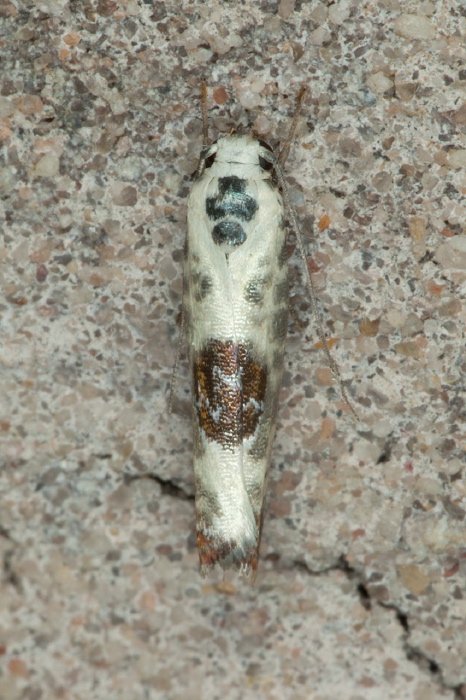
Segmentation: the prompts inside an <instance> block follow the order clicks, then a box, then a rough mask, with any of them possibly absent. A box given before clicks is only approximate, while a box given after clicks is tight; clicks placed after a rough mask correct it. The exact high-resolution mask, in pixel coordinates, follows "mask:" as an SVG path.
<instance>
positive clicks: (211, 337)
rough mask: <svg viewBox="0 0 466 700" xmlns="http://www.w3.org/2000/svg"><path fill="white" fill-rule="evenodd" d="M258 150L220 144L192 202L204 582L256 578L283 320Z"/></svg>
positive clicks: (275, 204)
mask: <svg viewBox="0 0 466 700" xmlns="http://www.w3.org/2000/svg"><path fill="white" fill-rule="evenodd" d="M261 151H263V147H262V146H261V145H260V144H259V142H258V141H256V140H255V139H252V138H251V137H245V136H228V137H224V138H222V139H220V140H219V141H218V142H217V143H216V144H214V145H213V146H211V147H210V151H209V152H210V153H211V155H210V157H209V158H206V160H205V169H204V170H203V172H202V174H201V176H200V177H199V178H198V180H197V181H196V183H195V184H194V186H193V187H192V190H191V193H190V196H189V200H188V232H187V246H186V256H185V271H184V272H185V291H184V302H183V303H184V313H185V318H186V326H187V335H188V346H189V357H190V367H191V375H192V382H193V392H192V397H193V398H192V400H193V414H194V473H195V482H196V515H197V540H198V549H199V556H200V564H201V572H202V574H205V573H206V572H207V571H208V570H209V568H210V567H212V566H214V565H218V566H220V567H221V568H222V569H236V570H239V571H241V572H244V573H248V574H249V573H250V574H252V576H254V575H255V572H256V569H257V559H258V548H259V541H260V533H261V525H262V517H263V504H264V496H265V487H266V476H267V470H268V465H269V462H270V452H271V445H272V438H273V433H274V426H275V416H276V410H277V400H278V391H279V387H280V381H281V374H282V366H283V355H284V348H285V340H286V332H287V317H288V265H287V257H286V248H285V233H284V228H283V204H282V198H281V195H280V193H279V191H278V189H277V187H276V186H275V184H274V183H273V181H272V179H271V174H270V172H269V170H268V169H265V168H264V167H263V166H264V162H263V160H262V159H261V158H260V153H261ZM212 159H213V163H209V161H211V160H212ZM207 163H209V165H207ZM261 164H262V165H261Z"/></svg>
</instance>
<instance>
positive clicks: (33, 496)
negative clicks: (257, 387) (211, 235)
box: [0, 0, 466, 700]
mask: <svg viewBox="0 0 466 700" xmlns="http://www.w3.org/2000/svg"><path fill="white" fill-rule="evenodd" d="M0 13H1V23H0V28H1V31H2V32H3V39H2V41H1V52H2V74H1V76H0V138H1V140H2V143H3V159H4V167H3V168H2V170H1V174H0V185H1V190H2V206H3V215H2V218H3V224H2V233H3V240H2V242H1V244H0V260H1V270H0V288H1V292H0V293H1V298H0V311H1V328H2V337H1V343H2V346H1V355H0V358H1V371H0V382H1V386H0V400H1V412H0V429H1V436H2V437H1V447H0V453H1V454H0V459H1V471H0V488H1V508H0V550H1V555H2V556H3V577H2V581H1V588H0V600H1V607H0V697H1V698H2V700H19V699H20V698H21V699H25V700H45V699H47V700H52V699H53V698H73V700H80V699H81V698H82V699H83V700H84V698H85V699H86V700H87V699H88V698H92V700H108V699H109V698H112V700H113V699H119V698H121V699H123V698H124V699H125V700H127V699H129V698H130V699H131V700H139V698H141V700H142V698H145V699H147V698H149V699H151V700H152V699H156V698H170V699H178V698H179V699H181V698H183V699H184V698H188V697H189V698H202V699H203V700H214V699H217V698H228V699H229V700H230V699H236V698H238V699H239V698H247V699H249V698H251V700H252V698H254V699H257V698H267V699H269V698H270V699H272V698H273V699H275V698H277V699H278V698H279V699H280V700H282V699H283V698H290V699H291V698H292V699H293V700H296V699H298V700H299V699H301V698H302V699H306V700H307V699H308V698H310V697H312V698H313V699H314V700H333V699H334V698H335V697H342V698H345V699H346V698H347V699H348V700H361V699H363V700H366V699H372V698H373V699H379V698H384V699H385V698H396V699H400V698H409V699H410V700H411V699H412V700H430V699H431V698H432V700H435V699H436V698H455V697H456V698H462V697H466V591H465V576H466V526H465V520H466V518H465V516H466V485H465V478H464V470H465V454H464V449H465V408H464V401H465V397H464V373H465V370H466V359H465V354H464V348H465V338H464V324H465V320H466V311H465V300H464V291H465V284H466V260H465V256H466V246H465V236H466V231H465V220H466V216H465V215H466V198H465V194H466V180H465V167H466V158H465V153H466V151H465V148H464V144H465V131H466V70H465V65H466V10H465V9H464V6H463V4H462V3H458V2H456V1H454V0H445V1H444V2H438V3H434V2H415V1H414V0H407V1H404V2H400V1H399V0H381V1H380V2H377V3H375V2H360V1H359V0H348V1H345V0H342V1H341V2H336V3H333V4H331V5H330V6H327V4H325V3H322V2H317V1H315V0H311V1H310V2H300V1H299V0H297V1H296V2H293V1H292V0H281V1H280V2H276V1H273V0H270V1H268V0H264V1H263V2H256V1H255V0H245V1H244V2H242V3H239V2H233V3H226V2H224V3H212V2H208V3H204V2H188V1H186V0H181V1H180V0H177V2H150V1H148V0H145V1H144V2H137V1H136V0H128V1H125V0H94V1H92V0H88V1H85V0H74V1H73V2H67V1H66V0H61V1H60V2H58V0H41V1H37V0H36V1H35V2H27V1H26V2H19V0H11V1H9V0H2V2H1V3H0ZM203 76H205V77H206V78H207V80H208V83H209V106H210V121H211V126H212V135H213V136H215V135H216V134H218V133H228V132H229V131H230V129H231V128H232V127H233V126H238V125H241V126H242V127H243V128H247V127H251V128H254V129H255V130H256V132H258V133H260V134H261V136H262V137H264V138H265V139H266V140H268V141H270V142H271V144H272V145H274V146H275V145H276V144H277V143H278V141H279V140H280V138H282V137H283V136H284V134H286V131H287V128H288V126H289V123H290V117H291V115H292V113H293V101H294V98H295V96H296V94H297V92H298V90H299V87H300V85H301V84H302V83H305V84H306V85H307V86H308V87H309V93H308V96H307V98H306V102H305V105H304V114H303V118H302V120H301V122H300V126H299V128H298V135H297V139H296V144H295V145H294V147H293V149H292V153H291V155H290V158H289V162H288V165H287V169H288V173H289V177H288V181H289V187H290V196H291V199H292V202H293V205H294V207H295V208H296V210H297V214H298V218H299V219H300V221H301V222H302V225H303V229H304V231H305V237H306V244H307V245H308V248H309V253H310V256H312V258H310V260H309V263H310V265H311V270H312V271H313V272H314V280H315V283H316V286H317V289H318V292H319V297H320V300H321V302H322V309H323V319H324V321H323V322H324V327H325V330H326V332H327V333H328V337H329V339H330V344H331V345H332V347H333V352H334V355H335V357H336V359H337V360H338V362H339V364H340V367H341V370H342V373H343V375H344V377H345V378H347V379H348V380H349V381H350V383H349V392H350V394H351V396H352V397H353V401H354V404H355V406H356V407H357V410H358V413H359V415H360V419H361V420H360V422H359V423H358V422H356V421H355V420H354V419H353V417H352V416H351V415H350V414H349V412H348V411H345V410H344V409H345V406H344V404H343V403H342V401H341V397H340V394H339V391H338V388H337V387H335V386H334V384H333V382H332V378H331V374H330V372H329V370H328V368H327V365H326V361H325V357H324V355H323V353H322V350H321V349H320V348H319V346H318V344H317V343H316V340H317V335H316V330H315V325H314V323H313V319H312V317H311V313H310V308H309V300H308V297H307V294H306V291H305V289H304V286H303V283H302V275H301V272H300V268H301V267H302V263H301V262H300V261H299V260H298V259H297V256H296V254H294V255H293V257H292V259H291V265H292V277H293V296H292V306H293V308H294V310H295V315H296V316H297V317H298V318H299V320H300V323H301V324H302V325H303V326H304V331H302V332H300V331H298V330H297V327H296V325H295V324H293V323H290V334H289V342H288V355H287V364H286V371H285V377H284V383H283V388H282V393H281V397H280V414H279V426H278V431H277V438H276V441H275V449H274V455H273V463H272V466H271V475H270V484H269V503H268V507H267V517H266V520H265V526H264V535H263V543H262V558H261V566H260V573H259V576H258V578H257V581H256V585H255V586H254V587H253V588H249V587H248V586H247V585H246V584H245V583H244V582H243V581H242V580H241V579H239V580H236V579H235V578H234V577H228V578H227V579H226V580H225V581H222V578H221V576H218V577H217V579H215V578H214V579H213V581H212V582H206V581H202V580H201V579H200V578H199V574H198V568H197V553H196V550H195V541H194V520H195V518H194V503H193V478H192V472H191V457H190V451H191V427H190V418H189V398H188V380H187V372H186V365H185V362H184V361H183V362H182V363H181V367H180V374H179V379H178V384H177V388H176V399H175V403H174V409H175V410H174V414H173V415H172V416H168V414H167V396H168V390H169V382H170V376H171V370H172V364H173V358H174V355H175V352H176V345H177V335H178V329H177V315H178V312H179V308H180V300H181V290H182V280H181V260H182V248H183V240H184V225H185V214H186V208H185V201H186V195H187V192H188V189H189V186H190V181H191V180H190V178H191V175H192V173H193V172H194V170H195V167H196V159H197V157H198V154H199V150H200V147H201V140H202V136H201V131H202V130H201V122H200V118H199V116H200V109H199V91H200V90H199V86H200V81H201V79H202V77H203ZM292 249H293V239H292V238H291V239H290V252H291V251H292Z"/></svg>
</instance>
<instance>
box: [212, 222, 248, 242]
mask: <svg viewBox="0 0 466 700" xmlns="http://www.w3.org/2000/svg"><path fill="white" fill-rule="evenodd" d="M212 238H213V239H214V243H216V244H217V245H223V244H224V243H226V244H227V245H232V246H238V245H241V244H242V243H244V241H245V240H246V233H245V231H244V229H243V227H242V226H241V224H240V223H239V221H235V220H234V219H227V220H226V221H221V222H220V223H218V224H215V226H214V228H213V229H212Z"/></svg>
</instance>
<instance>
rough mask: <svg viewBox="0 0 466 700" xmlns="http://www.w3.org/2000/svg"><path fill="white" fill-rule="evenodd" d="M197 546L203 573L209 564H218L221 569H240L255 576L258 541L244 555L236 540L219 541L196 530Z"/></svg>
mask: <svg viewBox="0 0 466 700" xmlns="http://www.w3.org/2000/svg"><path fill="white" fill-rule="evenodd" d="M197 548H198V551H199V562H200V565H201V572H202V573H203V574H205V572H206V571H207V570H208V569H209V568H210V567H211V566H214V565H215V564H218V565H219V566H220V567H221V568H222V569H237V570H239V569H242V570H244V571H245V572H252V575H253V578H255V575H256V572H257V561H258V557H259V555H258V548H259V543H256V544H255V545H254V546H253V547H250V548H249V550H248V551H247V553H246V556H244V555H243V552H242V550H238V545H237V543H236V542H233V541H231V542H219V541H217V540H216V539H215V537H212V536H210V537H209V536H207V535H204V534H203V533H202V532H198V533H197Z"/></svg>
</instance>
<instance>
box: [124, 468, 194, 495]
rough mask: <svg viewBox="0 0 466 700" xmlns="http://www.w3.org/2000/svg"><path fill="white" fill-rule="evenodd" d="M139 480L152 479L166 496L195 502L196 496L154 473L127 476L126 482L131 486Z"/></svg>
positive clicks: (125, 476)
mask: <svg viewBox="0 0 466 700" xmlns="http://www.w3.org/2000/svg"><path fill="white" fill-rule="evenodd" d="M139 479H150V480H151V481H155V482H156V483H157V484H158V485H159V486H160V489H161V491H162V494H163V495H164V496H171V497H172V498H179V499H181V500H182V501H194V494H193V493H188V492H187V491H185V490H184V489H183V488H182V487H181V486H179V485H178V484H177V483H176V482H175V481H172V480H171V479H162V477H161V476H158V475H157V474H153V473H152V472H146V473H145V474H125V475H124V480H125V484H127V485H129V484H131V483H132V482H133V481H138V480H139Z"/></svg>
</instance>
